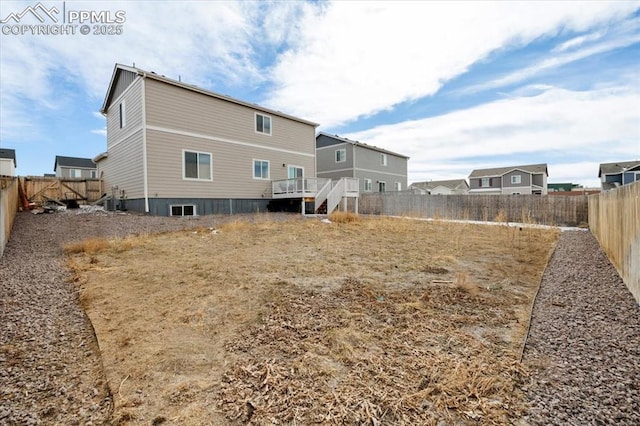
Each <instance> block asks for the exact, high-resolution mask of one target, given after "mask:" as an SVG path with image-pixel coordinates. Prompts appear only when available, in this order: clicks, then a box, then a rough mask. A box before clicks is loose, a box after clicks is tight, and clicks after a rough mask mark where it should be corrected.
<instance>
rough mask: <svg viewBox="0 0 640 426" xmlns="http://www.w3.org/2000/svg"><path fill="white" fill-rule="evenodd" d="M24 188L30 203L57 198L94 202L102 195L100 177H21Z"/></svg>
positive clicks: (82, 202)
mask: <svg viewBox="0 0 640 426" xmlns="http://www.w3.org/2000/svg"><path fill="white" fill-rule="evenodd" d="M20 181H21V182H20V183H21V186H22V190H23V192H24V194H25V196H26V198H27V200H28V201H29V202H30V203H35V204H43V203H46V202H47V201H51V200H55V201H59V202H62V203H70V202H75V203H78V204H88V203H92V202H94V201H96V200H98V199H100V196H101V195H102V191H101V181H100V179H88V178H87V179H84V178H54V177H31V176H27V177H21V178H20Z"/></svg>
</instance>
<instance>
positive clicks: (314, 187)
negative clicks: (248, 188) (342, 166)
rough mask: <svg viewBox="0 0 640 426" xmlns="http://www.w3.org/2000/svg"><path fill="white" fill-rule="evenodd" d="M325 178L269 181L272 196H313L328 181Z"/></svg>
mask: <svg viewBox="0 0 640 426" xmlns="http://www.w3.org/2000/svg"><path fill="white" fill-rule="evenodd" d="M328 182H330V179H325V178H295V179H284V180H275V181H273V182H271V191H272V194H273V198H305V197H313V198H315V197H316V195H317V194H318V193H319V192H320V190H321V189H322V188H323V187H324V186H325V185H326V184H327V183H328Z"/></svg>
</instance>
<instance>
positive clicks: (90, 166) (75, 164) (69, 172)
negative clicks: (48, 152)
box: [53, 155, 98, 179]
mask: <svg viewBox="0 0 640 426" xmlns="http://www.w3.org/2000/svg"><path fill="white" fill-rule="evenodd" d="M53 171H54V172H56V177H59V178H85V179H89V178H97V177H98V170H97V168H96V163H94V162H93V160H91V159H90V158H78V157H63V156H61V155H56V161H55V163H54V165H53Z"/></svg>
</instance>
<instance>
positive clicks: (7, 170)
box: [0, 148, 18, 177]
mask: <svg viewBox="0 0 640 426" xmlns="http://www.w3.org/2000/svg"><path fill="white" fill-rule="evenodd" d="M16 167H18V163H17V162H16V151H15V150H14V149H9V148H0V176H12V177H13V176H15V175H16Z"/></svg>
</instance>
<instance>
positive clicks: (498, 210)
mask: <svg viewBox="0 0 640 426" xmlns="http://www.w3.org/2000/svg"><path fill="white" fill-rule="evenodd" d="M587 208H588V201H587V197H586V196H577V197H576V196H568V195H567V196H553V197H550V196H541V195H475V194H474V195H423V194H415V193H412V192H387V193H382V194H380V193H377V194H360V202H359V210H360V213H363V214H377V215H390V216H415V217H425V218H442V219H463V220H482V221H509V222H526V223H539V224H544V225H558V226H577V225H580V224H583V223H586V222H587V220H588V213H587Z"/></svg>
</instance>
